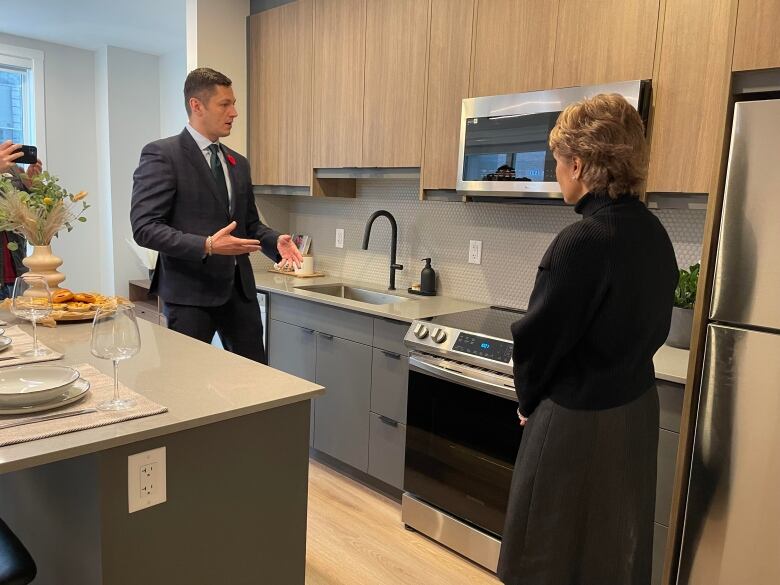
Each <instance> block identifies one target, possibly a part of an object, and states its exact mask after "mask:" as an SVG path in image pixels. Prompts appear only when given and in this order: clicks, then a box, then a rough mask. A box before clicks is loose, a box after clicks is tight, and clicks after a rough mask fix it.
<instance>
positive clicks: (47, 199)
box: [43, 197, 54, 205]
mask: <svg viewBox="0 0 780 585" xmlns="http://www.w3.org/2000/svg"><path fill="white" fill-rule="evenodd" d="M52 203H54V199H52V198H51V197H44V198H43V204H44V205H51V204H52Z"/></svg>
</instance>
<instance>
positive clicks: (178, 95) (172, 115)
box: [159, 39, 187, 136]
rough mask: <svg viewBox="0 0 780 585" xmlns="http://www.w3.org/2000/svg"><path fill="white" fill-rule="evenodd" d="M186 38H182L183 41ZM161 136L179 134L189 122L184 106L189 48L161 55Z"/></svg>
mask: <svg viewBox="0 0 780 585" xmlns="http://www.w3.org/2000/svg"><path fill="white" fill-rule="evenodd" d="M183 40H184V39H182V41H183ZM159 62H160V136H173V135H174V134H178V133H179V132H181V131H182V128H184V125H185V124H186V123H187V111H186V110H185V108H184V79H185V78H186V77H187V49H186V47H184V42H182V48H181V50H178V51H175V52H172V53H167V54H165V55H160V60H159Z"/></svg>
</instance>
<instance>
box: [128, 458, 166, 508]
mask: <svg viewBox="0 0 780 585" xmlns="http://www.w3.org/2000/svg"><path fill="white" fill-rule="evenodd" d="M166 499H167V482H166V479H165V447H160V448H159V449H152V450H151V451H144V452H143V453H136V454H135V455H130V456H129V457H128V458H127V507H128V511H129V512H130V513H132V512H137V511H138V510H143V509H144V508H148V507H150V506H156V505H157V504H162V503H163V502H165V501H166Z"/></svg>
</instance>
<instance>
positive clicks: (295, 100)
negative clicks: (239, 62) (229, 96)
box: [249, 0, 314, 186]
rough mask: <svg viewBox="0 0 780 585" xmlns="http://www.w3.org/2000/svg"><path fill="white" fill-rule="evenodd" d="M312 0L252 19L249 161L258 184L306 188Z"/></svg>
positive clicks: (309, 176)
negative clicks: (304, 186) (301, 186)
mask: <svg viewBox="0 0 780 585" xmlns="http://www.w3.org/2000/svg"><path fill="white" fill-rule="evenodd" d="M313 15H314V5H313V0H298V1H297V2H292V3H289V4H285V5H283V6H280V7H277V8H273V9H271V10H267V11H265V12H261V13H259V14H256V15H254V16H252V17H251V20H250V39H249V43H250V52H249V60H250V63H249V67H250V84H251V89H250V110H251V112H250V118H251V124H252V136H251V153H250V156H251V161H250V162H251V163H252V171H253V183H254V184H256V185H299V186H300V185H309V183H310V181H311V84H312V35H313Z"/></svg>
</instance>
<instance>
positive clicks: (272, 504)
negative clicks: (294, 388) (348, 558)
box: [100, 400, 310, 585]
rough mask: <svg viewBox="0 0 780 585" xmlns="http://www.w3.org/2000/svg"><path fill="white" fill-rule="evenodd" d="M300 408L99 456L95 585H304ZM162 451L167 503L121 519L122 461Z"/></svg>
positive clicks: (305, 427) (305, 405)
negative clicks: (100, 580)
mask: <svg viewBox="0 0 780 585" xmlns="http://www.w3.org/2000/svg"><path fill="white" fill-rule="evenodd" d="M309 404H310V403H309V401H308V400H305V401H302V402H298V403H295V404H291V405H287V406H283V407H279V408H275V409H272V410H268V411H264V412H259V413H256V414H251V415H247V416H243V417H239V418H235V419H231V420H228V421H224V422H219V423H215V424H211V425H207V426H204V427H199V428H196V429H191V430H188V431H184V432H180V433H176V434H173V435H169V436H165V437H160V438H158V439H152V440H148V441H143V442H140V443H137V444H133V445H127V446H123V447H119V448H116V449H112V450H109V451H106V452H104V453H102V454H101V455H100V457H101V465H100V483H101V493H102V496H103V497H102V503H101V509H102V536H103V538H102V544H103V548H102V553H103V560H102V564H103V577H104V583H106V584H111V585H125V584H127V585H131V584H132V585H137V584H138V583H145V584H146V585H152V584H161V585H162V584H170V583H236V584H238V583H274V584H278V585H286V584H291V585H293V584H294V585H303V583H304V576H305V565H306V507H307V493H308V483H307V482H308V449H309V412H310V406H309ZM163 446H164V447H166V457H167V462H166V464H167V502H166V503H164V504H161V505H158V506H154V507H151V508H147V509H145V510H141V511H139V512H135V513H133V514H129V513H128V508H127V474H128V470H127V457H128V455H131V454H134V453H139V452H142V451H146V450H149V449H155V448H158V447H163Z"/></svg>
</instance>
